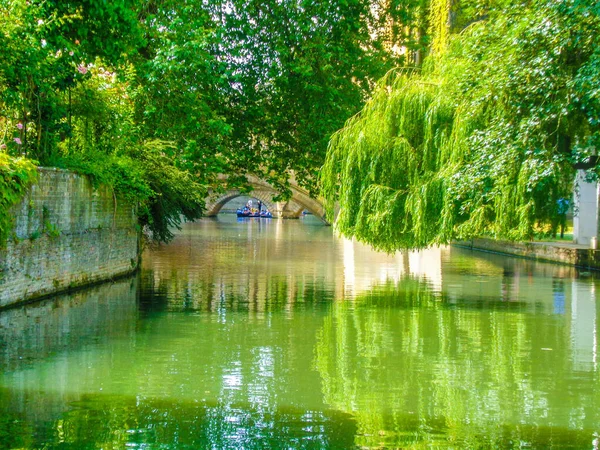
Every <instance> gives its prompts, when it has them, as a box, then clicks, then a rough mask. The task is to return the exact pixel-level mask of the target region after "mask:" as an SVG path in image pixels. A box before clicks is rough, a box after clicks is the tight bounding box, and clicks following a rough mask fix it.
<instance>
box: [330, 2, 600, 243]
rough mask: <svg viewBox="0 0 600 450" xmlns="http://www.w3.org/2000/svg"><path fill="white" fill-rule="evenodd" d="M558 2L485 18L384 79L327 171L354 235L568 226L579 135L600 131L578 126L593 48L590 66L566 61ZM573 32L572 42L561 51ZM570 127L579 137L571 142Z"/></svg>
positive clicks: (508, 233) (524, 236) (405, 238)
mask: <svg viewBox="0 0 600 450" xmlns="http://www.w3.org/2000/svg"><path fill="white" fill-rule="evenodd" d="M542 6H543V7H545V8H546V11H545V13H546V15H544V14H540V16H541V17H542V19H539V20H537V22H536V20H535V17H536V12H539V11H538V10H539V9H540V8H541V7H542ZM553 8H554V5H551V3H550V2H547V3H544V2H538V3H537V4H533V5H532V6H531V9H528V10H522V8H514V9H513V10H511V11H510V12H509V13H506V14H504V15H503V16H497V17H496V18H495V20H494V21H493V23H491V22H480V23H477V24H474V25H472V26H471V27H469V29H468V30H467V31H465V32H464V33H463V34H462V35H461V36H459V37H456V38H454V40H453V41H452V43H451V46H450V49H449V51H448V52H446V53H445V54H441V55H436V56H434V57H430V59H429V61H428V63H427V64H426V66H425V67H424V68H423V70H422V71H420V72H417V71H403V70H399V71H393V72H390V73H389V74H388V75H387V76H386V77H385V78H384V79H383V80H381V81H380V83H379V85H378V88H377V89H376V91H375V93H374V94H373V96H372V98H371V100H370V101H369V102H368V103H367V105H366V106H365V108H364V109H363V110H362V111H361V113H360V114H359V115H357V116H355V117H353V118H352V119H350V120H349V121H348V122H347V123H346V125H345V127H344V128H343V129H342V130H340V131H339V132H337V133H336V134H335V135H334V136H333V137H332V139H331V141H330V146H329V151H328V155H327V159H326V163H325V165H324V167H323V171H322V193H323V196H324V197H325V199H326V207H327V210H328V214H329V217H330V219H333V215H334V211H335V210H337V209H339V214H338V217H337V220H336V227H337V229H338V230H339V231H340V232H341V233H342V234H344V235H346V236H348V237H355V238H357V239H358V240H360V241H364V242H368V243H370V244H371V245H373V246H374V247H375V248H378V249H382V250H386V251H393V250H396V249H406V248H423V247H426V246H430V245H434V244H446V243H448V242H450V241H451V240H455V239H469V238H472V237H476V236H482V235H488V236H491V237H494V238H505V239H510V240H528V239H531V238H532V237H533V236H534V235H535V234H536V233H539V232H546V233H554V232H555V231H556V228H557V226H558V223H559V220H560V218H559V212H558V208H557V202H558V200H559V199H560V198H564V197H566V198H569V196H570V192H571V190H572V179H573V172H574V171H573V168H572V165H571V163H572V162H573V160H574V159H577V157H578V155H576V154H575V153H574V152H575V150H576V149H577V144H576V143H577V142H583V141H585V140H586V139H587V138H589V135H588V136H586V133H588V134H589V127H588V128H586V129H585V130H584V129H583V128H582V127H579V125H576V124H578V123H582V122H585V118H584V116H585V114H587V112H586V111H583V110H582V109H581V108H580V109H577V105H575V104H574V103H573V92H570V91H569V90H568V89H565V86H569V79H572V78H573V77H574V76H575V75H576V74H577V72H578V71H579V70H580V68H581V67H582V65H583V66H584V65H585V56H586V55H590V54H592V52H593V48H591V47H590V48H587V47H586V48H582V49H579V50H580V52H579V54H580V55H583V56H584V59H583V63H582V64H580V65H579V66H574V65H572V64H564V61H561V58H564V56H563V55H562V53H561V52H562V51H564V50H565V49H566V47H568V46H569V45H572V43H573V42H575V41H574V40H573V39H571V34H570V33H572V27H571V29H569V25H568V20H567V19H568V17H561V16H560V15H558V14H557V13H556V9H553ZM548 17H551V18H552V19H548ZM542 21H545V22H542ZM585 32H587V31H585V30H583V31H582V33H585ZM563 38H564V41H562V44H560V45H563V47H565V48H561V49H559V50H557V51H555V52H551V51H549V50H556V49H555V48H553V46H556V45H558V44H557V42H560V40H561V39H563ZM596 38H597V36H594V37H593V39H588V42H597V39H596ZM569 39H571V40H569ZM595 39H596V40H595ZM511 43H512V45H509V44H511ZM544 58H545V59H544ZM553 58H554V59H553ZM517 63H518V64H517ZM523 63H525V66H524V67H523ZM527 64H529V65H527ZM560 64H563V65H562V66H561V65H560ZM557 67H559V70H557ZM584 128H585V127H584ZM582 130H583V131H582ZM586 130H587V131H586ZM565 135H567V136H568V139H569V140H570V141H571V142H573V143H575V144H574V145H572V146H571V147H569V148H566V149H565V146H564V145H561V136H565ZM563 140H564V139H563Z"/></svg>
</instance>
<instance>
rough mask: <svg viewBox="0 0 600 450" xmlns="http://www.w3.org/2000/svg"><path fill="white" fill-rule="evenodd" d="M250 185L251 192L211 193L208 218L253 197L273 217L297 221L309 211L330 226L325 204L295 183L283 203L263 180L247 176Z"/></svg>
mask: <svg viewBox="0 0 600 450" xmlns="http://www.w3.org/2000/svg"><path fill="white" fill-rule="evenodd" d="M246 179H247V180H248V184H249V185H250V186H251V187H252V191H251V192H241V191H240V190H237V189H232V190H228V191H226V192H220V193H212V194H211V193H209V195H208V197H207V199H206V212H205V215H206V216H208V217H212V216H216V215H217V214H219V211H221V208H223V206H224V205H225V204H226V203H227V202H229V201H230V200H232V199H234V198H236V197H240V196H242V195H243V196H251V197H254V198H256V199H258V200H260V201H261V202H263V204H264V205H265V206H266V207H267V208H268V209H269V211H271V213H272V214H273V217H281V218H284V219H297V218H299V217H300V216H301V215H302V212H303V211H304V210H307V211H308V212H310V213H311V214H313V215H314V216H315V217H318V218H319V219H321V220H322V221H323V222H325V223H327V224H329V222H327V220H326V219H325V208H324V207H323V202H322V201H321V200H319V199H315V198H312V197H311V196H310V195H309V194H308V191H306V190H305V189H303V188H301V187H300V186H298V185H297V184H296V183H294V182H293V181H292V182H291V183H290V188H291V191H292V197H291V198H290V199H289V200H287V201H283V202H274V201H273V197H274V196H276V195H277V194H278V192H277V190H275V189H274V188H273V187H272V186H271V185H270V184H269V183H267V182H266V181H263V180H261V179H260V178H258V177H255V176H254V175H246Z"/></svg>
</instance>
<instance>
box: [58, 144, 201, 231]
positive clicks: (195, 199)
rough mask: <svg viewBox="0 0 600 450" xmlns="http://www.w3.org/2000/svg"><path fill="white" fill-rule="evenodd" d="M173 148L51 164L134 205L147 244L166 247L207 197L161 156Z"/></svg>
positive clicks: (142, 149) (156, 147) (75, 156)
mask: <svg viewBox="0 0 600 450" xmlns="http://www.w3.org/2000/svg"><path fill="white" fill-rule="evenodd" d="M173 148H174V147H173V145H172V144H170V143H169V142H164V141H159V140H152V141H147V142H145V143H144V144H142V145H140V146H139V147H136V148H135V149H131V150H130V151H129V152H127V153H124V154H119V155H106V154H103V153H91V154H84V155H82V154H80V153H75V154H73V155H71V156H66V157H63V158H62V159H60V160H55V161H54V163H55V165H57V166H59V167H68V168H70V169H71V170H76V171H77V172H79V173H82V174H86V175H88V176H90V177H91V178H92V181H93V182H94V183H95V184H97V185H99V184H104V185H107V186H110V187H112V188H113V189H114V192H115V194H116V195H117V196H118V197H120V198H124V199H125V200H126V201H128V202H129V203H131V204H133V205H137V207H138V217H139V220H140V224H141V225H142V226H147V230H148V232H149V233H150V237H151V238H152V239H153V240H156V241H168V240H170V239H171V238H172V237H173V234H172V228H178V227H179V225H180V223H181V218H182V217H183V218H184V219H186V220H195V219H198V218H200V217H201V215H202V212H203V210H204V198H205V196H206V193H207V192H206V187H205V186H204V185H202V184H199V183H198V182H197V181H196V180H195V179H194V178H193V177H192V176H191V175H190V173H189V172H188V171H185V170H182V169H180V168H178V167H177V166H176V165H174V163H173V160H172V159H171V158H169V157H168V156H167V151H169V150H172V149H173Z"/></svg>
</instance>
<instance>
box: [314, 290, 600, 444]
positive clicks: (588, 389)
mask: <svg viewBox="0 0 600 450" xmlns="http://www.w3.org/2000/svg"><path fill="white" fill-rule="evenodd" d="M568 345H569V324H568V321H566V320H564V316H550V315H543V314H532V311H531V310H529V308H528V307H526V306H523V307H522V308H519V307H518V306H517V307H515V305H514V304H507V303H504V302H493V303H488V304H487V305H486V306H485V307H481V306H480V305H478V304H477V303H476V302H475V301H472V300H470V299H468V298H467V299H464V301H462V302H461V301H458V302H457V301H456V300H454V303H450V302H448V301H447V298H446V297H445V296H444V295H443V294H442V295H439V294H438V295H436V294H434V293H432V291H431V289H430V288H429V287H428V286H427V285H426V284H424V283H422V282H419V281H418V280H415V279H405V280H402V282H401V283H399V284H398V285H395V284H386V285H383V286H380V287H378V288H376V289H373V291H372V292H370V293H368V294H363V295H361V296H359V297H357V298H356V300H355V301H353V302H338V303H335V304H334V305H333V306H332V308H331V310H330V314H329V316H328V317H326V318H325V321H324V324H323V328H322V329H321V330H320V332H319V335H318V343H317V345H316V352H315V361H314V365H315V367H316V369H317V370H318V371H319V373H320V375H321V379H322V383H323V395H324V401H325V403H326V404H327V405H328V406H329V407H331V408H335V409H337V410H340V411H343V412H348V413H352V414H354V416H355V417H356V420H357V427H358V433H357V438H356V444H357V445H367V446H377V445H386V446H405V445H413V444H417V443H427V445H433V446H435V445H438V444H439V445H447V444H449V443H454V445H457V446H459V447H465V446H468V447H472V448H473V447H478V446H481V445H482V443H485V444H486V445H487V444H491V445H494V446H501V447H503V446H510V445H513V444H514V443H515V442H516V443H519V442H521V441H523V442H530V443H533V444H534V445H542V446H546V445H549V444H553V445H559V446H560V445H561V443H562V444H565V445H566V444H569V445H577V443H579V444H580V445H587V446H589V445H590V443H591V442H592V440H593V439H594V438H593V431H594V427H595V426H597V423H598V420H599V419H600V416H599V414H598V410H597V405H598V402H599V401H600V395H598V394H599V393H598V388H597V387H596V384H595V381H594V374H593V373H591V372H590V373H583V374H581V373H579V374H578V379H577V380H575V379H574V378H573V377H574V374H573V372H572V361H571V353H570V350H569V348H568ZM550 349H551V350H550ZM511 443H512V444H511Z"/></svg>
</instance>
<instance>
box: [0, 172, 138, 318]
mask: <svg viewBox="0 0 600 450" xmlns="http://www.w3.org/2000/svg"><path fill="white" fill-rule="evenodd" d="M11 212H12V214H14V216H15V226H14V234H13V236H12V237H11V238H10V239H9V240H8V242H7V243H6V246H5V248H2V249H0V307H2V306H7V305H10V304H14V303H18V302H21V301H25V300H31V299H34V298H37V297H41V296H45V295H48V294H52V293H56V292H62V291H65V290H68V289H69V288H73V287H79V286H83V285H86V284H90V283H95V282H98V281H102V280H107V279H111V278H113V277H115V276H118V275H123V274H126V273H129V272H132V271H134V270H135V269H136V268H137V261H138V253H139V249H138V232H137V226H136V225H137V222H136V216H135V210H134V208H133V207H132V206H131V205H128V204H127V203H125V202H124V201H122V200H120V199H118V198H116V197H114V196H113V193H112V191H111V190H110V189H108V188H106V187H100V188H99V189H94V187H93V186H92V184H91V182H90V180H89V179H88V178H87V177H85V176H81V175H77V174H74V173H72V172H68V171H65V170H58V169H40V174H39V180H38V183H37V184H36V185H34V186H32V187H31V189H30V191H29V193H28V194H27V195H26V196H25V197H24V199H23V200H22V202H21V203H20V204H19V205H17V206H16V207H14V208H13V210H12V211H11Z"/></svg>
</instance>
